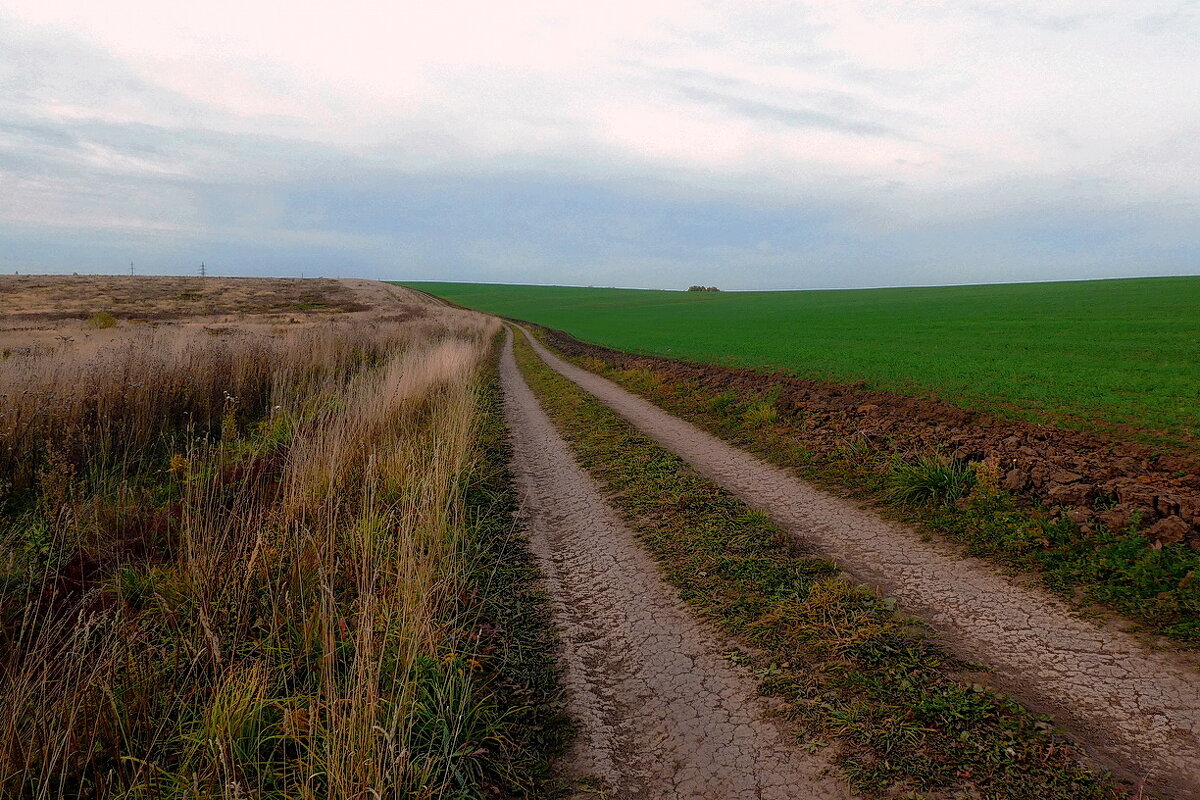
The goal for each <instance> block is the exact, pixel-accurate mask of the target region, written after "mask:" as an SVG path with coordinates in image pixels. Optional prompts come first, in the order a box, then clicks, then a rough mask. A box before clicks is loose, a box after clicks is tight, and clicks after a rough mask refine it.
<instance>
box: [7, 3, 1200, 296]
mask: <svg viewBox="0 0 1200 800" xmlns="http://www.w3.org/2000/svg"><path fill="white" fill-rule="evenodd" d="M1198 86H1200V7H1198V6H1197V4H1196V3H1195V2H1146V3H1138V4H1136V7H1134V6H1132V5H1130V4H1128V3H1115V2H1113V3H1106V2H1099V3H1098V2H1088V3H1083V2H1064V3H1058V4H1055V6H1054V7H1053V8H1048V7H1046V6H1045V5H1044V4H1037V3H1033V2H974V3H966V4H964V3H957V2H956V3H950V2H932V3H903V2H902V3H893V2H868V1H867V0H853V1H852V2H846V3H836V4H830V3H815V2H814V3H799V4H797V3H769V2H761V3H760V2H753V3H745V2H736V3H735V2H729V3H719V2H718V3H694V2H670V1H667V0H647V1H646V2H639V3H616V4H607V5H603V6H596V7H593V8H576V7H573V6H572V5H571V4H562V3H556V2H525V3H515V4H508V5H504V6H502V7H501V6H496V5H494V4H482V3H475V2H450V3H445V4H438V5H437V6H436V7H432V6H429V5H427V4H400V5H397V6H395V7H393V8H390V9H382V10H381V9H380V8H378V7H377V4H371V3H365V2H348V3H343V4H337V5H333V4H318V3H310V2H301V3H294V4H289V5H286V6H285V5H282V4H277V3H246V2H240V3H233V2H213V3H210V4H206V5H205V6H203V7H194V8H193V7H182V6H174V5H171V4H161V3H149V2H145V1H144V0H114V2H111V3H104V4H84V3H79V2H62V1H61V0H48V2H32V1H31V0H10V2H8V3H7V4H6V6H5V8H4V9H3V10H2V11H0V196H2V197H3V201H2V202H0V269H20V270H23V271H25V270H30V271H36V270H46V271H49V270H66V271H73V270H76V269H79V270H103V269H111V270H114V271H115V270H118V269H120V268H121V266H122V265H126V266H127V265H128V262H129V261H130V260H134V261H136V262H138V263H141V264H144V265H145V269H146V270H147V271H185V270H188V269H190V268H191V265H192V262H193V261H199V260H201V259H205V260H206V261H207V262H213V261H217V260H218V259H219V260H220V261H221V262H222V263H223V265H224V267H225V268H226V269H227V270H228V271H230V272H247V273H249V272H258V273H276V274H282V273H292V274H298V273H299V272H308V273H312V272H313V271H314V269H317V270H319V269H320V267H319V265H320V264H325V265H327V266H326V267H325V268H324V272H325V273H326V274H362V275H367V276H381V277H398V278H399V277H453V278H458V279H481V280H520V281H542V282H572V283H585V284H586V283H597V284H618V285H653V286H670V285H687V284H691V283H696V282H700V283H706V284H711V283H717V284H721V285H727V286H739V287H746V288H750V287H785V286H828V285H844V286H854V285H886V284H894V283H934V282H958V281H976V280H1013V279H1031V278H1033V279H1037V278H1069V277H1094V276H1105V275H1119V274H1161V273H1179V272H1183V273H1195V272H1198V271H1200V226H1198V225H1197V224H1196V221H1197V219H1198V217H1200V96H1198V93H1200V89H1197V88H1196V87H1198ZM314 265H317V266H316V267H314Z"/></svg>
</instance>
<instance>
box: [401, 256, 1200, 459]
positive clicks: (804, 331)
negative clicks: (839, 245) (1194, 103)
mask: <svg viewBox="0 0 1200 800" xmlns="http://www.w3.org/2000/svg"><path fill="white" fill-rule="evenodd" d="M408 285H411V286H413V287H414V288H418V289H421V290H423V291H427V292H430V293H432V294H435V295H437V296H439V297H443V298H445V299H447V300H450V301H452V302H455V303H458V304H460V305H463V306H466V307H469V308H474V309H478V310H481V311H486V312H489V313H494V314H500V315H504V316H508V317H513V318H516V319H522V320H528V321H530V322H536V323H539V324H542V325H546V326H549V327H552V328H558V329H561V330H564V331H567V332H568V333H570V334H572V335H574V336H576V337H578V338H580V339H583V340H585V341H588V342H592V343H596V344H603V345H606V346H609V347H614V348H617V349H620V350H625V351H628V352H635V353H650V354H657V355H665V356H670V357H674V358H682V359H687V360H692V361H700V362H712V363H719V364H724V365H733V366H743V367H751V368H756V369H767V370H776V369H782V370H786V371H788V372H790V373H793V374H795V375H798V376H800V377H805V378H815V379H820V380H827V381H831V382H858V381H862V382H865V383H866V384H867V385H868V386H870V387H873V388H880V389H887V390H892V391H898V392H902V393H906V394H915V395H927V394H931V393H933V394H936V395H937V396H939V397H940V398H942V399H945V400H949V401H951V402H955V403H958V404H960V405H967V406H973V407H977V408H984V409H988V410H995V411H999V412H1002V413H1004V414H1006V415H1012V416H1018V417H1026V418H1028V417H1033V418H1040V419H1048V420H1050V421H1053V422H1057V423H1060V424H1066V425H1069V426H1071V427H1082V428H1098V429H1101V430H1106V431H1123V432H1125V433H1136V434H1137V435H1146V436H1148V437H1149V438H1151V439H1154V440H1158V441H1165V442H1169V443H1173V444H1187V445H1191V444H1194V443H1195V442H1196V441H1197V440H1198V439H1200V313H1198V312H1197V309H1200V278H1156V279H1138V280H1113V281H1087V282H1072V283H1048V284H1010V285H994V286H961V287H935V288H913V289H878V290H852V291H793V292H668V291H645V290H625V289H592V288H571V287H545V286H507V285H488V284H464V283H412V284H408Z"/></svg>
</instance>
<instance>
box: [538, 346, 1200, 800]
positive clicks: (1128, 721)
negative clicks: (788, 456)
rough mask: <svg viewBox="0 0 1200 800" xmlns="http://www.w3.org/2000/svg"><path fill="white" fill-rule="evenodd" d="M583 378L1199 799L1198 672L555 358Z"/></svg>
mask: <svg viewBox="0 0 1200 800" xmlns="http://www.w3.org/2000/svg"><path fill="white" fill-rule="evenodd" d="M531 341H532V343H533V346H534V348H535V350H536V351H537V352H538V353H539V355H541V357H542V358H543V359H545V360H546V362H547V363H548V364H549V365H550V366H551V367H552V368H553V369H555V370H556V371H557V372H559V373H560V374H562V375H563V376H564V377H566V378H568V379H570V380H572V381H574V382H575V383H576V384H578V385H579V386H580V387H582V388H583V389H584V390H586V391H588V392H590V393H591V394H593V395H594V396H595V397H597V398H598V399H599V400H600V401H601V402H603V403H605V404H606V405H608V406H609V407H610V408H612V409H613V410H614V411H616V412H617V413H618V414H620V415H621V416H623V417H625V418H626V419H627V420H629V421H630V422H631V423H633V424H634V425H636V426H637V427H638V428H640V429H641V430H642V431H643V432H644V433H646V434H647V435H648V436H650V437H651V438H653V439H654V440H656V441H657V442H659V443H660V444H661V445H662V446H664V447H666V448H667V449H669V450H671V451H673V452H675V453H676V454H678V455H679V456H680V457H682V458H683V459H684V460H685V461H687V462H688V463H690V464H691V465H692V466H693V467H694V468H695V469H696V470H697V471H698V472H700V473H701V474H703V475H704V476H705V477H707V478H708V479H710V480H712V481H714V482H715V483H718V484H721V485H722V486H724V487H725V488H727V489H728V490H729V491H731V492H732V493H733V494H735V495H737V496H738V497H739V498H740V499H742V500H743V501H744V502H746V503H748V504H749V505H751V506H754V507H756V508H759V509H762V510H764V511H766V512H767V513H769V514H770V515H771V517H772V518H773V519H774V520H775V521H776V522H777V523H778V524H780V525H782V526H784V527H786V528H788V529H789V530H791V531H793V532H794V533H795V534H796V535H797V536H799V537H801V538H802V539H804V540H805V541H806V542H808V543H810V544H811V545H812V546H814V547H816V548H817V549H818V550H820V551H822V552H823V553H825V554H826V555H828V556H829V557H831V558H833V559H834V560H836V561H838V562H839V563H840V564H841V565H842V566H843V567H844V568H845V569H846V570H847V571H848V572H850V573H851V574H852V575H854V576H855V577H856V578H857V579H859V580H861V581H863V582H865V583H868V584H870V585H873V586H875V587H877V588H878V589H880V590H881V591H883V592H885V593H886V594H888V595H889V596H892V597H894V598H896V600H898V601H899V602H900V603H902V604H903V605H904V607H905V609H906V610H907V611H909V612H910V613H912V614H914V615H915V616H917V617H919V618H921V619H924V620H926V621H927V622H929V623H930V624H931V625H932V627H933V628H934V630H935V631H937V632H938V633H939V634H941V636H942V637H943V639H944V641H945V642H946V644H947V645H948V646H949V647H951V648H952V649H953V650H955V651H957V652H958V653H959V654H961V655H962V656H964V657H965V658H966V659H968V660H970V661H974V662H976V663H979V664H984V665H987V666H989V667H991V668H992V669H993V670H994V673H993V675H994V678H995V679H996V681H997V682H998V683H999V684H1000V685H1001V686H1002V687H1003V688H1004V689H1005V690H1007V691H1009V692H1011V693H1013V694H1014V695H1016V696H1017V697H1019V698H1021V699H1022V700H1024V701H1025V702H1026V703H1027V704H1029V705H1030V706H1031V707H1033V708H1035V709H1038V710H1043V711H1047V712H1049V713H1051V714H1053V715H1054V716H1055V718H1056V719H1057V721H1059V722H1060V723H1062V724H1063V725H1064V726H1066V728H1067V729H1068V730H1069V731H1070V732H1071V733H1072V734H1073V735H1074V736H1075V737H1076V738H1078V739H1079V740H1080V742H1081V744H1083V746H1084V747H1085V749H1086V750H1087V751H1088V752H1089V753H1091V754H1092V755H1093V756H1095V757H1096V758H1097V759H1098V760H1099V761H1101V762H1102V763H1104V764H1107V765H1109V766H1111V767H1113V768H1114V769H1115V771H1117V772H1118V773H1119V774H1122V775H1123V776H1125V777H1127V778H1129V779H1131V780H1134V781H1141V780H1143V779H1146V780H1147V782H1148V785H1149V786H1151V787H1152V788H1154V789H1155V790H1157V791H1161V792H1163V793H1164V794H1166V795H1168V796H1174V797H1180V798H1191V799H1193V800H1194V799H1195V798H1200V770H1198V769H1197V766H1196V765H1197V764H1200V671H1198V670H1197V668H1196V666H1197V665H1196V663H1195V660H1194V659H1191V658H1189V657H1186V656H1180V655H1177V654H1170V653H1156V652H1151V651H1148V650H1146V649H1145V648H1144V647H1142V646H1141V645H1140V644H1139V642H1138V641H1137V640H1136V639H1134V638H1133V637H1132V636H1130V635H1128V634H1125V633H1122V632H1120V631H1115V630H1110V629H1108V628H1105V627H1101V626H1099V625H1096V624H1094V623H1093V622H1091V621H1089V620H1087V619H1084V618H1083V617H1081V616H1080V615H1079V614H1077V613H1075V612H1074V611H1072V610H1071V609H1070V608H1069V607H1068V606H1067V605H1066V604H1064V603H1063V602H1061V601H1059V600H1057V599H1056V598H1053V597H1051V596H1049V595H1047V594H1045V593H1043V592H1041V591H1039V590H1037V589H1034V588H1029V587H1025V586H1021V585H1018V584H1016V583H1014V582H1013V581H1011V580H1010V579H1008V578H1006V577H1004V576H1001V575H999V574H997V573H996V572H995V571H994V570H993V569H992V568H991V567H990V566H988V565H987V564H985V563H983V562H981V561H978V560H976V559H969V558H962V557H960V556H958V555H957V554H956V553H955V552H954V551H952V550H951V549H950V548H948V547H945V546H943V545H940V544H938V543H934V542H926V541H922V540H921V537H920V536H919V535H918V534H917V533H916V532H915V531H913V530H911V529H909V528H907V527H904V526H901V525H898V524H895V523H892V522H889V521H886V520H884V519H882V518H880V517H878V516H877V515H876V514H874V513H872V512H870V511H868V510H865V509H863V508H861V507H859V506H857V505H855V504H853V503H851V502H848V501H845V500H842V499H840V498H837V497H834V496H832V495H829V494H827V493H825V492H822V491H820V490H818V489H815V488H814V487H812V486H810V485H809V484H807V483H805V482H803V481H801V480H800V479H798V478H796V477H795V476H794V475H792V474H790V473H789V472H787V471H785V470H782V469H780V468H778V467H775V466H773V465H770V464H767V463H765V462H763V461H761V460H760V459H758V458H756V457H754V456H752V455H750V454H748V453H746V452H743V451H741V450H739V449H737V448H735V447H732V446H731V445H729V444H727V443H725V442H723V441H721V440H720V439H717V438H716V437H714V436H711V435H709V434H708V433H706V432H704V431H702V430H700V429H699V428H696V427H695V426H693V425H691V424H689V423H687V422H684V421H683V420H680V419H678V418H676V417H673V416H671V415H670V414H668V413H666V412H664V411H663V410H661V409H659V408H658V407H657V406H655V405H653V404H651V403H649V402H647V401H645V400H643V399H641V398H639V397H637V396H635V395H633V394H630V393H629V392H626V391H625V390H624V389H622V388H620V387H619V386H617V385H616V384H614V383H612V382H611V381H608V380H606V379H604V378H601V377H600V376H598V375H596V374H594V373H591V372H588V371H586V370H583V369H580V368H579V367H576V366H574V365H572V364H570V363H568V362H566V361H564V360H563V359H561V358H558V357H557V356H555V355H554V354H552V353H550V352H548V351H547V350H546V349H545V348H544V347H542V346H541V345H540V344H539V343H538V342H537V341H536V340H532V338H531Z"/></svg>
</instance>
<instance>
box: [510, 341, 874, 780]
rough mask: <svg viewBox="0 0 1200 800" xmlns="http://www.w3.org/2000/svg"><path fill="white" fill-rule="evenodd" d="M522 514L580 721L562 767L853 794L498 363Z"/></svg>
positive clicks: (582, 774) (513, 373) (590, 773)
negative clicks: (776, 710)
mask: <svg viewBox="0 0 1200 800" xmlns="http://www.w3.org/2000/svg"><path fill="white" fill-rule="evenodd" d="M501 379H502V381H503V385H504V392H505V415H506V418H507V421H508V425H509V428H510V430H511V432H512V438H513V459H514V464H513V470H514V474H515V476H516V482H517V486H518V489H519V490H520V493H521V497H522V503H523V505H522V512H521V513H522V519H523V522H524V524H525V525H526V526H527V528H528V531H529V537H530V542H531V545H532V549H533V552H534V555H535V557H536V558H537V560H538V563H539V566H540V567H541V569H542V570H543V572H544V574H545V575H546V581H547V584H548V589H549V592H550V594H551V597H552V599H553V603H554V607H555V616H556V622H557V624H558V625H559V627H560V633H561V637H562V639H563V641H564V662H565V667H566V670H565V672H566V674H565V683H566V688H567V692H568V698H569V703H570V711H571V713H572V716H573V717H574V718H575V719H576V720H577V721H578V722H579V723H580V724H581V727H582V730H581V734H580V736H579V738H578V741H577V745H576V749H575V752H574V753H573V754H572V755H571V757H570V759H569V762H570V763H569V764H567V765H565V766H566V767H567V768H568V769H569V770H570V771H571V773H572V774H573V776H574V777H576V778H580V779H583V778H594V779H599V780H600V781H602V782H603V783H604V784H605V785H606V787H607V788H608V790H609V792H611V793H609V794H607V795H606V796H610V797H616V798H639V800H641V799H642V798H662V800H667V798H696V799H697V800H699V799H700V798H704V799H705V800H711V798H726V799H728V800H738V799H740V798H746V799H747V800H749V798H767V799H769V798H779V799H780V800H783V799H784V798H788V799H789V800H790V798H797V797H804V798H848V797H851V796H852V795H851V793H850V791H849V789H848V788H846V787H845V786H844V784H843V783H842V782H841V781H839V780H838V779H836V778H834V777H831V776H830V775H829V774H828V771H829V764H828V762H827V761H826V759H825V758H824V757H822V756H821V755H819V754H805V753H803V752H801V751H800V750H798V749H797V748H796V746H795V744H794V742H792V741H789V737H788V735H787V733H786V731H785V730H784V729H782V728H781V727H780V726H779V724H778V723H777V722H776V721H775V720H772V719H770V718H769V717H768V716H767V713H766V709H765V707H764V705H763V701H762V699H761V698H759V697H758V696H757V691H756V681H755V680H754V679H753V678H752V676H750V675H749V674H747V673H746V672H745V671H744V670H742V669H740V668H738V667H736V666H734V665H733V664H731V663H730V662H729V661H728V660H727V659H725V658H724V657H722V655H721V653H722V645H721V642H720V640H719V639H718V638H717V637H716V635H715V634H714V633H713V632H711V631H709V630H708V629H707V628H706V627H705V626H703V625H701V624H700V623H699V622H698V621H697V620H696V619H695V618H693V617H692V616H691V614H690V613H689V612H688V611H687V610H686V608H685V607H684V606H683V604H682V603H681V601H680V600H679V599H678V597H677V596H676V594H675V592H674V591H673V590H672V589H671V588H670V587H669V586H667V585H666V583H665V582H664V581H663V580H662V578H660V577H659V575H658V572H657V570H656V568H655V564H654V562H653V560H652V559H651V558H650V557H649V555H647V554H646V553H645V552H644V551H643V550H642V549H641V547H640V546H639V545H638V543H637V540H636V538H635V536H634V534H633V533H632V532H631V531H630V530H629V529H628V528H627V527H626V526H625V525H624V524H623V523H622V522H621V520H620V519H619V517H618V516H617V514H616V512H615V511H613V510H612V509H611V508H610V507H609V506H608V504H607V503H606V501H605V500H604V499H603V497H602V496H601V495H600V492H599V489H598V488H597V486H596V485H595V483H594V482H593V481H592V479H591V477H590V476H589V475H587V473H586V472H584V471H583V469H582V468H581V467H579V465H578V464H576V462H575V460H574V458H573V457H572V455H571V452H570V450H569V449H568V446H567V444H566V443H565V442H564V441H563V439H562V438H561V437H560V436H559V434H558V432H557V431H556V430H555V429H554V426H553V424H552V423H551V422H550V420H549V418H548V417H547V416H546V414H545V413H544V412H543V411H542V409H541V408H540V406H539V405H538V403H537V400H536V399H535V398H534V396H533V393H532V392H531V391H530V390H529V387H528V386H527V385H526V384H525V381H524V379H523V378H522V377H521V374H520V372H519V371H518V369H517V365H516V362H515V360H514V358H513V354H512V341H511V333H510V334H509V339H508V342H507V345H506V347H505V350H504V353H503V356H502V360H501Z"/></svg>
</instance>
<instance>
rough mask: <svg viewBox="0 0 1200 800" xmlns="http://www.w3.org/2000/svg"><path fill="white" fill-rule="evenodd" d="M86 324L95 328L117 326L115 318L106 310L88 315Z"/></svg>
mask: <svg viewBox="0 0 1200 800" xmlns="http://www.w3.org/2000/svg"><path fill="white" fill-rule="evenodd" d="M87 326H88V327H89V328H95V329H96V330H103V329H105V328H115V327H117V318H116V317H114V316H113V315H112V314H109V313H108V312H107V311H98V312H96V313H95V314H92V315H91V316H90V317H88V320H87Z"/></svg>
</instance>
